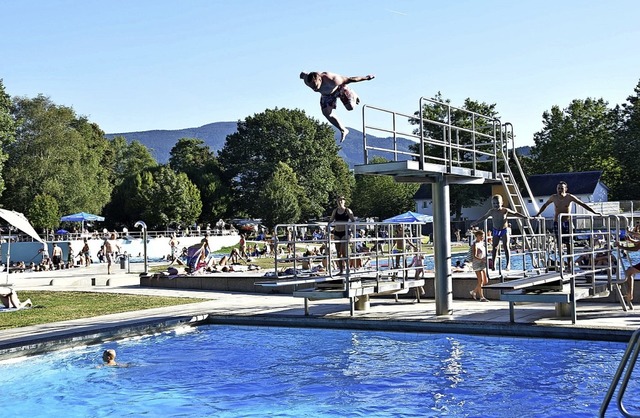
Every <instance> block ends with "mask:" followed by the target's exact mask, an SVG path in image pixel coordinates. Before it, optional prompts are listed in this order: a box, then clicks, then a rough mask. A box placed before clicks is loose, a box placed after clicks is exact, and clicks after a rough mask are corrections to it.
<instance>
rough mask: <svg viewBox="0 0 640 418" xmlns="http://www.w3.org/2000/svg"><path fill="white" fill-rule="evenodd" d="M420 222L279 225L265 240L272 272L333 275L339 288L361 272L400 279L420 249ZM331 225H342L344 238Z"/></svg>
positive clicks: (405, 276)
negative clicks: (268, 242)
mask: <svg viewBox="0 0 640 418" xmlns="http://www.w3.org/2000/svg"><path fill="white" fill-rule="evenodd" d="M422 225H423V223H401V222H400V223H397V222H335V223H332V224H330V225H327V224H280V225H277V226H276V228H275V234H274V236H273V238H272V243H271V246H272V248H271V251H273V252H274V260H275V271H276V274H277V275H278V276H294V277H299V276H309V275H315V276H326V277H330V278H336V279H338V278H339V279H341V280H344V289H345V290H346V289H347V287H348V286H349V283H350V282H352V281H357V280H358V278H359V277H360V276H362V275H363V274H367V275H371V276H375V277H376V278H377V279H380V278H382V277H383V276H389V275H393V276H395V277H398V278H403V279H404V278H407V277H408V275H409V272H410V271H411V270H414V269H415V268H416V267H415V266H412V265H411V262H413V260H414V258H415V257H416V256H418V255H419V254H423V253H424V251H423V242H422V241H423V236H422V234H421V231H420V228H421V227H422ZM335 226H343V227H344V229H345V235H344V238H336V236H334V234H333V233H332V232H331V231H330V228H331V227H335ZM399 244H400V245H399ZM338 248H341V250H344V255H343V256H340V255H339V253H338V251H337V250H338ZM341 252H342V251H341ZM283 265H284V267H283ZM289 269H290V270H289Z"/></svg>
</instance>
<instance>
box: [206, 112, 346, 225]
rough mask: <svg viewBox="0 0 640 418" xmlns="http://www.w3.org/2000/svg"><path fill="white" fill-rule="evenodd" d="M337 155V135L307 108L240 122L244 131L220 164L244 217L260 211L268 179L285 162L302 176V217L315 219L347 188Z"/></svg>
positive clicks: (227, 146)
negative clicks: (280, 163) (306, 110)
mask: <svg viewBox="0 0 640 418" xmlns="http://www.w3.org/2000/svg"><path fill="white" fill-rule="evenodd" d="M337 153H338V146H337V145H336V143H335V139H334V132H333V130H332V129H331V127H330V126H329V125H328V124H327V123H320V122H318V121H317V120H314V119H312V118H309V117H307V116H306V114H305V113H304V112H303V111H301V110H288V109H273V110H266V111H265V112H263V113H259V114H256V115H254V116H250V117H247V118H246V119H245V120H244V121H240V122H238V131H237V132H236V133H234V134H231V135H229V136H228V137H227V141H226V143H225V145H224V147H223V148H222V150H221V151H220V154H219V160H220V163H221V164H222V166H223V168H224V172H225V176H226V178H227V179H228V181H229V182H230V187H231V193H232V199H233V201H234V207H235V209H236V210H237V211H238V212H239V213H245V214H253V213H255V212H256V210H257V205H258V202H261V199H260V196H261V195H262V193H263V190H264V188H265V185H266V183H267V181H269V179H271V178H272V177H273V174H274V172H275V170H276V168H277V167H278V163H279V162H283V163H285V164H286V165H287V166H289V167H290V168H291V169H292V170H293V171H294V172H295V173H296V176H297V179H298V184H299V185H300V186H301V187H302V189H303V190H304V193H301V194H300V195H298V196H296V198H297V200H298V205H299V206H300V210H301V213H300V218H301V219H311V218H316V217H319V216H321V215H322V213H323V211H324V208H325V207H326V206H327V204H328V202H329V200H330V199H331V197H333V195H334V194H335V193H337V192H339V191H338V190H337V189H338V187H344V186H345V184H344V178H342V177H340V178H337V177H336V173H335V172H334V171H333V170H332V168H334V167H335V164H336V155H337ZM343 164H344V162H343ZM340 175H341V176H342V174H340ZM340 192H341V191H340Z"/></svg>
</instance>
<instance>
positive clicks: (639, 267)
mask: <svg viewBox="0 0 640 418" xmlns="http://www.w3.org/2000/svg"><path fill="white" fill-rule="evenodd" d="M620 248H624V250H625V251H640V241H633V244H632V245H630V246H625V247H620ZM638 273H640V263H637V264H634V265H633V266H631V267H629V268H628V269H626V270H625V271H624V277H625V280H626V281H625V283H626V285H627V286H626V287H627V293H626V294H625V295H624V299H625V300H626V301H627V302H628V303H629V304H630V303H631V301H632V300H633V280H634V277H635V275H636V274H638Z"/></svg>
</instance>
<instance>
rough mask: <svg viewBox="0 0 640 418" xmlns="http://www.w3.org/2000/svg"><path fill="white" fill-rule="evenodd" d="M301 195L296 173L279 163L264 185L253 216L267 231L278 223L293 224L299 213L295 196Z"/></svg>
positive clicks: (301, 191)
mask: <svg viewBox="0 0 640 418" xmlns="http://www.w3.org/2000/svg"><path fill="white" fill-rule="evenodd" d="M303 193H304V190H303V189H302V187H301V186H300V185H299V184H298V177H297V176H296V173H294V172H293V170H292V169H291V167H289V166H288V165H287V164H286V163H283V162H281V161H280V162H278V164H277V167H276V169H275V171H274V172H273V175H272V176H271V177H270V178H269V180H267V182H266V183H265V185H264V189H263V191H262V195H261V199H260V200H261V201H262V204H261V205H259V206H258V207H257V212H256V213H255V214H256V216H258V217H260V218H261V219H262V223H263V224H264V225H265V226H267V227H268V228H269V229H271V228H273V227H274V226H276V225H277V224H280V223H294V222H296V221H297V220H298V219H300V213H301V210H300V205H299V204H298V198H297V196H299V195H301V194H303Z"/></svg>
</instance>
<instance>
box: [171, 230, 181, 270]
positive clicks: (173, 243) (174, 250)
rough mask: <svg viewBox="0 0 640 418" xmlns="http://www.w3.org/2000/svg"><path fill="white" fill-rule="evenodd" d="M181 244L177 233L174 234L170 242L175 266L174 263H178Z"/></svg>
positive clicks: (172, 260)
mask: <svg viewBox="0 0 640 418" xmlns="http://www.w3.org/2000/svg"><path fill="white" fill-rule="evenodd" d="M179 244H180V241H178V238H177V237H176V233H175V232H174V233H172V234H171V239H170V240H169V247H170V248H171V252H170V254H171V255H170V257H171V264H173V262H174V261H176V258H177V254H178V245H179Z"/></svg>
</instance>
